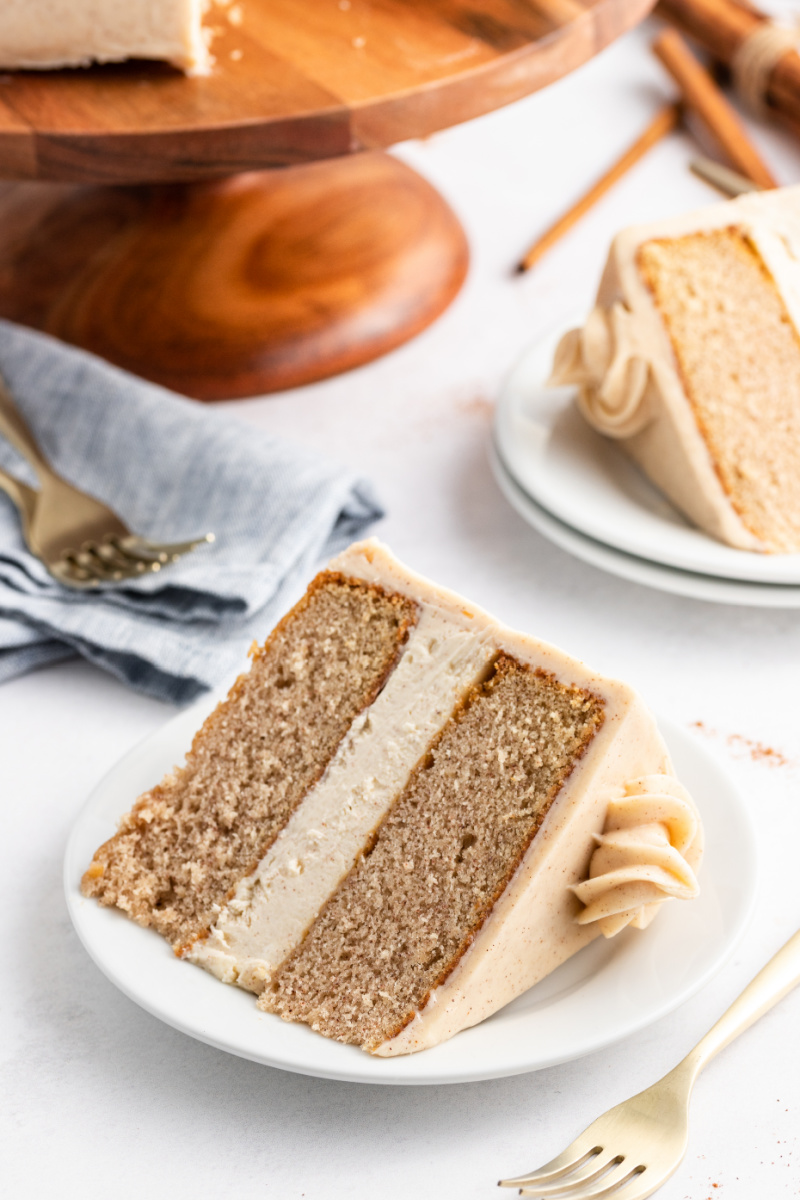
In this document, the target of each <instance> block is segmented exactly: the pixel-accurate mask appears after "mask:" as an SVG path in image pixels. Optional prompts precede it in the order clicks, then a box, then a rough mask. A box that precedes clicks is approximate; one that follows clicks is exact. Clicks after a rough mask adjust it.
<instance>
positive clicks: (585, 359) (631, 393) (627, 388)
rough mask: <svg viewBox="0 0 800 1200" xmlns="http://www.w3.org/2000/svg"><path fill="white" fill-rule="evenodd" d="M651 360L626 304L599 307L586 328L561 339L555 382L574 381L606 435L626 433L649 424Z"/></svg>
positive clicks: (588, 414)
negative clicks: (648, 385) (638, 340)
mask: <svg viewBox="0 0 800 1200" xmlns="http://www.w3.org/2000/svg"><path fill="white" fill-rule="evenodd" d="M649 377H650V364H649V362H648V360H647V358H646V357H645V355H644V353H643V351H642V349H641V348H640V347H639V345H638V342H637V328H636V321H635V318H634V317H633V315H632V314H631V313H630V312H629V311H628V309H627V308H626V307H625V306H624V304H620V303H619V302H617V303H616V304H614V305H613V307H612V308H611V310H610V311H609V310H607V309H605V308H601V307H599V306H598V307H595V308H593V309H592V311H591V312H590V313H589V316H588V317H587V319H586V324H585V325H584V326H583V328H582V329H571V330H570V331H569V333H566V334H565V335H564V337H563V338H562V339H561V341H560V342H559V344H558V348H557V350H556V355H555V361H554V363H553V373H552V376H551V378H550V382H551V383H553V384H559V385H560V384H574V385H575V386H577V388H578V407H579V409H580V410H581V413H582V414H583V416H584V417H585V418H586V420H587V421H588V422H589V424H590V425H592V426H593V427H594V428H595V429H597V430H599V431H600V433H604V434H605V435H606V436H607V437H612V438H626V437H631V435H632V434H634V433H638V432H639V431H640V430H641V429H643V428H644V427H645V425H647V423H648V422H649V420H650V418H651V415H652V414H651V412H650V409H649V406H648V404H647V396H646V393H647V384H648V380H649Z"/></svg>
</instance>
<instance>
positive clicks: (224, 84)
mask: <svg viewBox="0 0 800 1200" xmlns="http://www.w3.org/2000/svg"><path fill="white" fill-rule="evenodd" d="M653 3H654V0H580V2H578V0H241V4H234V5H233V6H232V7H229V8H228V9H227V10H226V9H224V8H214V9H212V13H211V15H210V17H209V18H208V21H209V22H210V23H211V24H212V25H213V27H214V31H215V37H214V40H213V44H212V50H213V53H214V56H215V59H216V62H215V66H214V68H213V70H212V72H211V73H210V74H209V75H207V76H200V77H195V78H186V77H185V76H183V75H182V74H181V73H179V72H178V71H176V70H174V69H172V68H171V67H169V66H167V65H164V64H158V63H141V62H137V63H125V64H122V65H119V66H107V67H93V68H91V69H90V70H80V69H78V70H69V71H47V72H36V71H30V72H26V71H23V72H9V73H7V74H4V75H0V174H1V175H2V176H4V177H5V178H6V179H9V178H14V179H47V180H60V181H64V182H95V183H141V182H147V181H156V180H158V181H162V182H168V181H170V180H174V181H177V180H191V179H203V178H209V177H212V176H221V175H232V174H235V173H236V172H239V171H246V170H253V169H258V168H264V167H273V166H288V165H292V164H297V163H302V162H308V161H311V160H313V159H323V158H334V157H337V156H340V155H345V154H349V153H351V152H353V151H357V150H364V149H376V148H382V147H386V146H390V145H392V144H393V143H395V142H398V141H402V140H404V139H406V138H411V137H421V136H424V135H426V134H429V133H432V132H434V131H435V130H437V129H443V128H445V127H447V126H450V125H454V124H457V123H458V122H460V121H465V120H468V119H469V118H471V117H476V116H480V115H481V114H483V113H486V112H490V111H492V110H494V109H496V108H500V107H501V106H502V105H504V104H508V103H510V102H511V101H513V100H517V99H519V98H521V97H522V96H525V95H527V94H528V93H530V92H533V91H535V90H536V89H538V88H541V87H544V86H545V85H546V84H548V83H552V82H553V81H554V80H556V79H558V78H560V77H561V76H562V75H565V74H566V73H567V72H568V71H571V70H573V69H574V68H575V67H577V66H580V64H581V63H583V62H585V61H586V60H587V59H589V58H591V57H592V56H593V55H594V54H596V53H597V52H598V51H599V50H601V49H602V48H603V47H604V46H606V45H607V44H608V43H609V42H611V41H613V40H614V38H616V37H618V36H619V35H620V34H621V33H623V32H625V30H627V29H628V28H630V27H631V26H633V25H635V24H636V23H637V22H638V21H640V20H641V19H642V18H643V17H644V16H645V15H646V14H647V12H649V10H650V9H651V8H652V6H653ZM232 17H233V20H232V19H231V18H232ZM239 17H241V20H239V19H238V18H239Z"/></svg>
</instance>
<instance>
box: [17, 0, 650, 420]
mask: <svg viewBox="0 0 800 1200" xmlns="http://www.w3.org/2000/svg"><path fill="white" fill-rule="evenodd" d="M51 2H52V3H53V4H56V3H57V4H58V7H59V9H60V8H61V6H62V4H63V5H65V4H66V0H51ZM183 2H184V3H187V2H188V0H183ZM140 3H141V0H130V3H129V4H126V5H125V6H124V9H125V11H126V12H130V14H131V20H133V19H134V16H133V14H135V13H136V12H137V11H138V10H139V5H140ZM44 4H45V0H25V2H24V3H23V4H22V5H21V6H20V4H19V3H16V2H15V4H14V5H12V7H11V9H10V10H9V9H8V0H6V3H5V4H3V5H2V6H0V7H2V10H3V13H6V14H7V13H8V12H9V11H10V12H12V13H14V14H15V19H16V21H17V23H18V24H19V21H20V13H21V14H22V16H23V18H24V17H25V14H26V13H27V11H28V10H29V9H30V10H31V11H32V10H33V8H34V7H35V8H36V9H37V10H38V11H40V12H41V11H42V6H43V5H44ZM87 5H89V6H90V7H89V11H94V9H93V8H92V6H96V10H97V11H98V12H99V11H100V10H102V11H103V12H112V13H113V12H116V11H117V10H121V9H122V8H123V6H122V5H121V4H120V3H119V0H72V2H71V3H70V4H69V6H68V7H69V12H70V14H71V16H70V19H69V20H70V22H77V21H78V19H79V14H80V13H81V12H85V11H86V6H87ZM652 5H653V0H584V3H581V4H577V3H574V2H573V0H518V2H515V3H513V4H510V3H508V0H478V2H477V3H472V2H471V3H470V4H467V5H460V4H422V3H415V2H414V0H381V3H380V4H374V3H369V2H368V0H353V2H352V3H349V4H346V5H345V4H338V3H337V2H336V0H280V3H276V0H246V2H245V3H243V4H241V5H239V4H236V3H234V4H233V5H229V6H227V7H225V6H223V7H222V8H219V9H216V10H212V11H211V13H210V14H209V16H208V17H207V19H206V26H207V27H208V28H209V29H210V30H211V32H212V33H213V43H212V51H213V57H214V63H213V66H212V68H211V70H210V71H208V73H206V74H202V75H198V74H193V75H191V76H187V75H184V74H181V73H180V72H179V71H176V70H174V69H173V68H172V67H171V66H169V65H167V64H166V63H155V62H139V61H137V62H127V63H119V64H108V65H105V66H94V67H91V68H89V69H88V70H69V71H19V72H17V73H15V74H13V75H10V76H8V77H7V78H5V79H4V86H3V88H2V89H0V91H1V92H2V94H0V177H4V178H5V179H7V180H17V181H23V180H24V181H32V180H35V181H46V182H47V183H48V184H61V185H72V186H60V187H55V186H45V184H44V182H39V183H31V182H17V183H13V184H12V183H6V184H0V316H1V317H5V318H7V319H9V320H13V321H19V322H20V323H22V324H26V325H30V326H32V327H33V328H37V329H44V330H46V331H47V332H48V333H51V334H54V335H55V336H56V337H60V338H63V339H64V340H65V341H68V342H72V343H73V344H75V345H78V346H81V347H82V348H84V349H86V350H91V351H93V352H94V353H96V354H99V355H101V356H102V357H104V358H107V359H109V360H110V361H111V362H114V363H116V364H118V365H119V366H122V367H125V368H126V369H128V370H131V371H134V372H135V373H137V374H140V375H142V376H144V377H145V378H148V379H152V380H153V381H155V382H156V383H161V384H164V385H165V386H167V387H171V388H173V389H175V390H176V391H179V392H184V393H185V394H186V395H190V396H195V397H197V398H198V399H206V400H220V399H227V398H232V397H237V396H249V395H255V394H259V393H262V392H268V391H277V390H282V389H284V388H288V387H293V386H297V385H300V384H305V383H310V382H312V381H313V380H317V379H323V378H326V377H327V376H329V375H333V374H336V373H337V372H339V371H345V370H349V369H350V368H352V367H355V366H359V365H360V364H362V363H365V362H369V361H370V360H371V359H373V358H376V357H378V356H379V355H381V354H385V353H387V351H389V350H392V349H394V348H395V347H396V346H399V345H401V344H402V343H403V342H405V341H407V340H408V339H409V338H411V337H413V336H414V335H415V334H417V333H419V332H420V331H421V330H423V329H425V328H426V327H427V326H428V325H430V324H431V322H432V321H434V320H435V319H436V318H437V317H438V316H439V314H440V313H441V312H443V311H444V309H445V308H446V307H447V306H448V304H450V302H451V301H452V300H453V298H454V297H455V295H456V294H457V292H458V290H459V288H460V287H461V285H462V283H463V281H464V279H465V277H466V273H467V266H468V261H469V254H468V247H467V241H466V237H465V235H464V231H463V230H462V228H461V225H460V223H459V221H458V219H457V218H456V216H455V214H454V213H453V211H452V209H451V208H450V207H449V205H448V204H447V203H446V202H445V200H444V199H443V198H442V196H441V195H440V194H439V193H438V192H437V191H436V189H435V188H434V187H432V186H431V184H429V183H428V182H427V181H426V180H424V179H422V178H421V177H420V176H419V175H418V174H416V173H415V172H414V171H412V170H411V169H410V168H409V167H407V166H405V165H404V164H403V163H401V162H399V161H398V160H397V159H395V158H392V157H389V156H386V155H384V154H381V153H360V152H362V151H367V152H370V151H379V150H382V149H383V148H385V147H389V146H392V145H394V144H395V143H397V142H401V141H405V140H407V139H409V138H417V137H424V136H426V135H427V134H430V133H433V132H434V131H435V130H438V129H444V128H446V127H448V126H450V125H454V124H456V123H458V122H460V121H466V120H469V119H470V118H472V117H477V116H480V115H481V114H483V113H487V112H490V111H492V110H494V109H496V108H498V107H500V106H501V105H504V104H510V103H511V102H513V101H514V100H517V99H519V98H521V97H522V96H527V95H528V94H529V93H530V92H533V91H535V90H536V89H537V88H541V87H545V86H546V85H547V84H549V83H551V82H553V81H554V80H556V79H560V78H561V76H563V75H564V74H566V73H567V72H568V71H571V70H573V69H574V68H575V67H577V66H579V65H580V64H581V63H583V62H585V61H586V60H587V58H590V57H591V56H592V55H593V54H596V53H597V52H598V51H599V50H601V49H602V48H603V47H604V46H606V45H608V43H609V42H610V41H612V40H613V39H614V38H615V37H617V36H619V35H620V34H621V33H623V32H625V30H627V29H629V28H630V27H631V26H632V25H634V24H636V22H637V21H639V20H641V19H642V17H644V16H645V15H646V14H647V13H648V12H649V10H650V8H651V7H652ZM148 7H149V8H150V9H151V10H152V12H153V13H154V14H156V15H157V14H158V13H159V12H163V13H165V14H166V13H169V14H172V16H173V17H175V18H176V19H180V17H181V8H180V5H179V0H149V4H148ZM234 14H235V16H234ZM105 24H106V27H107V26H108V22H106V23H105ZM68 27H69V23H67V24H65V25H64V29H66V28H68ZM98 27H99V28H102V23H99V25H98ZM55 32H56V29H55V26H54V33H55ZM40 33H41V31H40ZM120 33H121V29H120ZM42 36H44V35H43V34H42ZM87 36H88V35H87ZM106 50H107V47H106ZM40 52H41V47H40ZM49 53H52V48H51V51H50V52H49ZM59 53H62V55H63V47H62V50H61V51H60V52H59ZM70 53H73V51H70ZM74 53H75V55H76V56H80V57H81V58H83V57H89V56H90V55H91V54H93V53H95V49H93V48H92V44H91V43H90V42H86V44H85V45H84V46H83V48H82V49H81V48H80V47H77V46H76V47H75V48H74ZM104 53H105V52H104ZM0 57H2V55H1V54H0ZM170 57H171V58H173V59H174V57H175V56H174V55H173V54H172V53H170ZM40 65H41V64H40ZM275 167H280V168H281V170H277V171H276V170H271V168H275ZM87 185H89V186H87ZM120 185H124V186H120Z"/></svg>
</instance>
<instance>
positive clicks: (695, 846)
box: [572, 775, 703, 937]
mask: <svg viewBox="0 0 800 1200" xmlns="http://www.w3.org/2000/svg"><path fill="white" fill-rule="evenodd" d="M702 838H703V835H702V826H701V825H700V821H699V818H698V815H697V810H696V809H695V806H694V803H693V802H692V799H691V797H690V796H689V794H688V792H687V791H686V789H685V788H683V787H682V786H681V785H680V784H679V783H678V781H677V779H675V778H673V776H671V775H644V776H642V777H641V778H640V779H633V780H631V781H630V782H629V783H627V784H626V785H625V794H624V796H622V797H621V798H619V799H617V800H611V801H610V802H609V805H608V809H607V812H606V822H605V826H604V828H603V832H602V834H595V841H596V843H597V848H596V850H595V851H594V853H593V854H592V858H591V862H590V864H589V878H588V879H586V880H584V882H583V883H579V884H575V885H574V886H573V888H572V891H573V892H574V893H575V895H576V896H577V897H578V899H579V900H580V901H581V903H582V904H583V905H585V907H584V909H583V911H582V912H580V913H579V914H578V916H577V917H576V918H575V919H576V921H577V922H578V924H579V925H588V924H591V923H592V922H595V921H596V922H597V924H598V927H599V929H600V931H601V932H602V933H603V934H604V936H605V937H613V936H614V934H616V933H619V931H620V930H621V929H624V927H625V926H626V925H633V926H634V927H635V928H636V929H644V928H645V926H647V925H649V924H650V922H651V921H652V919H653V917H654V916H655V914H656V912H657V911H658V909H659V907H660V906H661V904H662V903H663V902H664V901H665V900H667V899H671V898H673V899H678V900H691V899H693V898H694V897H695V896H696V895H697V894H698V892H699V890H700V889H699V887H698V883H697V877H696V875H695V872H696V870H697V867H698V866H699V864H700V859H701V857H702V853H703V840H702Z"/></svg>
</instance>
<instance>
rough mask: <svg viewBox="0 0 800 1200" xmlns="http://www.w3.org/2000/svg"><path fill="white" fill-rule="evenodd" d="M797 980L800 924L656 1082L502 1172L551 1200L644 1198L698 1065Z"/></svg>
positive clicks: (673, 1153)
mask: <svg viewBox="0 0 800 1200" xmlns="http://www.w3.org/2000/svg"><path fill="white" fill-rule="evenodd" d="M797 983H800V930H798V932H797V933H796V934H795V935H794V936H793V937H791V938H790V939H789V941H788V942H787V943H786V945H785V946H784V947H783V948H782V949H781V950H779V951H778V953H777V954H776V955H775V957H774V958H772V959H770V961H769V962H768V963H767V965H766V966H765V967H763V968H762V969H761V971H759V973H758V975H756V977H755V979H754V980H753V981H752V982H751V983H749V984H748V986H747V987H746V988H745V989H744V991H743V992H742V994H741V995H740V996H739V998H738V999H737V1000H734V1002H733V1004H732V1005H731V1006H730V1008H729V1009H728V1011H727V1012H726V1013H724V1014H723V1016H721V1017H720V1019H719V1020H718V1021H717V1023H716V1025H714V1027H713V1028H712V1029H710V1030H709V1032H708V1033H707V1034H706V1036H705V1037H704V1038H703V1039H702V1040H701V1041H700V1042H698V1044H697V1045H696V1046H695V1048H694V1050H690V1052H689V1053H688V1054H687V1055H686V1058H684V1060H683V1061H682V1062H680V1063H678V1065H677V1067H675V1068H674V1069H673V1070H672V1071H670V1072H669V1074H668V1075H665V1076H664V1078H663V1079H660V1080H659V1081H658V1083H654V1084H653V1086H652V1087H649V1088H647V1090H646V1091H644V1092H639V1094H638V1096H633V1097H631V1099H630V1100H626V1101H625V1102H624V1103H623V1104H618V1105H617V1106H616V1108H612V1109H610V1110H609V1111H608V1112H607V1113H604V1115H603V1116H602V1117H598V1119H597V1120H596V1121H594V1122H593V1123H592V1124H591V1125H590V1126H589V1127H588V1129H584V1131H583V1133H582V1134H581V1135H580V1136H579V1137H577V1138H576V1139H575V1141H574V1142H572V1144H571V1145H569V1146H567V1148H566V1150H565V1151H564V1152H563V1153H562V1154H559V1155H558V1157H557V1158H554V1159H552V1161H551V1162H548V1163H545V1164H544V1166H543V1167H539V1169H538V1171H531V1172H530V1173H529V1174H528V1175H520V1176H519V1178H518V1179H501V1180H500V1184H499V1186H500V1187H517V1188H519V1189H520V1192H521V1193H522V1195H525V1196H539V1197H542V1198H544V1197H553V1198H554V1200H597V1198H598V1197H601V1196H603V1197H605V1196H608V1197H613V1200H644V1197H645V1196H651V1195H652V1194H653V1192H655V1191H656V1190H657V1189H658V1188H660V1187H661V1185H662V1184H663V1183H666V1181H667V1180H668V1179H669V1177H670V1175H672V1174H673V1173H674V1172H675V1171H676V1170H677V1168H678V1166H679V1165H680V1163H681V1160H682V1159H683V1156H684V1154H685V1153H686V1143H687V1140H688V1136H689V1099H690V1097H691V1094H692V1088H693V1086H694V1082H695V1080H696V1079H697V1076H698V1075H699V1074H700V1072H701V1071H702V1069H703V1067H704V1066H706V1064H707V1063H708V1062H710V1061H711V1059H712V1058H713V1057H714V1055H715V1054H718V1053H719V1052H720V1050H723V1049H724V1048H725V1046H727V1045H728V1044H729V1043H730V1042H732V1041H733V1039H734V1038H736V1037H738V1036H739V1034H740V1033H744V1031H745V1029H748V1028H749V1027H750V1026H751V1025H752V1024H753V1023H754V1022H755V1021H757V1020H758V1018H759V1017H761V1016H763V1015H764V1013H765V1012H767V1011H768V1010H769V1009H770V1008H772V1006H773V1005H774V1004H777V1003H778V1001H779V1000H781V999H783V997H784V996H785V995H786V994H787V992H789V991H791V989H792V988H793V987H795V985H796V984H797Z"/></svg>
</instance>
